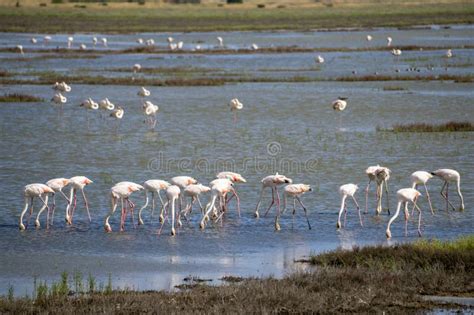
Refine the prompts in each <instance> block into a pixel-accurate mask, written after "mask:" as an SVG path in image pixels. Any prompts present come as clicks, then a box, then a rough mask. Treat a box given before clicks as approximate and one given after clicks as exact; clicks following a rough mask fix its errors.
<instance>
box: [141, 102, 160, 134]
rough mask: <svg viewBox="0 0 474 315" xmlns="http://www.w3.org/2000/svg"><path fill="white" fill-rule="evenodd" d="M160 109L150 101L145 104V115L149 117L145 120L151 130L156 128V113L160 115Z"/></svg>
mask: <svg viewBox="0 0 474 315" xmlns="http://www.w3.org/2000/svg"><path fill="white" fill-rule="evenodd" d="M158 110H159V107H158V105H154V104H153V103H152V102H150V101H146V102H145V103H143V113H144V114H145V116H147V119H146V120H145V122H146V123H148V125H149V126H150V128H152V129H153V128H155V126H156V113H158Z"/></svg>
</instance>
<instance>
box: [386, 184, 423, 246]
mask: <svg viewBox="0 0 474 315" xmlns="http://www.w3.org/2000/svg"><path fill="white" fill-rule="evenodd" d="M419 196H421V193H420V192H419V191H418V190H416V189H414V188H403V189H400V190H399V191H397V199H398V205H397V211H396V212H395V214H394V215H393V217H392V218H390V220H389V221H388V225H387V230H386V231H385V235H386V236H387V238H391V237H392V233H391V232H390V225H391V224H392V223H393V221H394V220H395V219H396V218H397V217H398V214H399V213H400V208H401V206H402V204H405V235H407V223H408V211H407V206H406V204H407V203H408V202H412V203H413V205H414V207H416V209H417V210H418V213H419V214H418V235H419V236H421V209H420V208H419V207H418V206H417V205H416V201H417V199H418V197H419Z"/></svg>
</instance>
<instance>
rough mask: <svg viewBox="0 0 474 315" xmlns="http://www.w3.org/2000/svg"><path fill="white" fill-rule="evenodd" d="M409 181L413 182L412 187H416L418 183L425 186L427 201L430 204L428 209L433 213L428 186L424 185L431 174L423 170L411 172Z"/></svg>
mask: <svg viewBox="0 0 474 315" xmlns="http://www.w3.org/2000/svg"><path fill="white" fill-rule="evenodd" d="M410 177H411V181H412V183H413V185H412V188H414V189H417V186H418V185H423V186H424V187H425V191H426V198H428V203H429V205H430V210H431V214H434V212H433V206H432V205H431V199H430V193H429V192H428V188H427V187H426V183H427V182H428V181H429V180H430V179H431V178H433V175H431V174H430V173H428V172H425V171H416V172H414V173H412V174H411V176H410Z"/></svg>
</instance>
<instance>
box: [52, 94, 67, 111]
mask: <svg viewBox="0 0 474 315" xmlns="http://www.w3.org/2000/svg"><path fill="white" fill-rule="evenodd" d="M51 102H53V103H54V104H57V105H61V107H62V105H63V104H66V102H67V98H66V96H64V95H62V94H61V92H59V93H56V94H54V96H53V98H52V99H51Z"/></svg>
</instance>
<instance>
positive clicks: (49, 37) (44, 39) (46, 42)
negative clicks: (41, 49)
mask: <svg viewBox="0 0 474 315" xmlns="http://www.w3.org/2000/svg"><path fill="white" fill-rule="evenodd" d="M51 39H52V38H51V36H49V35H46V36H45V37H43V45H44V46H46V45H48V43H49V42H50V41H51Z"/></svg>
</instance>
